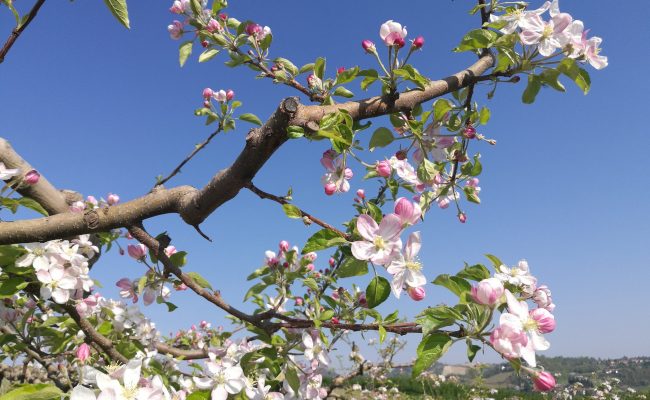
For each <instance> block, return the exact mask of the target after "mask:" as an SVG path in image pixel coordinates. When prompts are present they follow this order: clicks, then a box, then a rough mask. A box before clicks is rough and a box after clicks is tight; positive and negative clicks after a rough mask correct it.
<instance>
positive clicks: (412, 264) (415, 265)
mask: <svg viewBox="0 0 650 400" xmlns="http://www.w3.org/2000/svg"><path fill="white" fill-rule="evenodd" d="M406 268H407V269H408V270H410V271H420V270H421V269H422V264H421V263H420V262H419V261H407V262H406Z"/></svg>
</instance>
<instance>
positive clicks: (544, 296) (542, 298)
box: [533, 285, 555, 311]
mask: <svg viewBox="0 0 650 400" xmlns="http://www.w3.org/2000/svg"><path fill="white" fill-rule="evenodd" d="M533 301H534V302H535V303H536V304H537V306H538V307H540V308H545V309H547V310H549V311H553V310H552V309H549V307H550V306H553V307H555V305H553V298H552V297H551V291H550V290H549V288H548V286H546V285H541V286H540V287H538V288H537V289H536V290H535V293H533Z"/></svg>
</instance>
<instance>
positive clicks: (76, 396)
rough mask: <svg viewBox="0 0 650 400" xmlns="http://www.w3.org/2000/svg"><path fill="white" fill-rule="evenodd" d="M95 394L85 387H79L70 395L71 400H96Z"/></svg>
mask: <svg viewBox="0 0 650 400" xmlns="http://www.w3.org/2000/svg"><path fill="white" fill-rule="evenodd" d="M96 399H97V397H96V396H95V392H93V391H92V390H90V389H88V388H87V387H85V386H81V385H77V386H75V388H74V389H72V393H70V400H96Z"/></svg>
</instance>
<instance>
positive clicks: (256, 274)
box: [246, 265, 270, 281]
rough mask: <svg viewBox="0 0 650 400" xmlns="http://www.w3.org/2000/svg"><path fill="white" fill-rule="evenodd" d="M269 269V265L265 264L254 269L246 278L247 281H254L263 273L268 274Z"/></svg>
mask: <svg viewBox="0 0 650 400" xmlns="http://www.w3.org/2000/svg"><path fill="white" fill-rule="evenodd" d="M269 271H270V269H269V267H268V266H266V265H265V266H263V267H261V268H258V269H256V270H255V271H253V273H252V274H250V275H248V277H247V278H246V280H247V281H252V280H253V279H255V278H259V277H260V276H262V275H266V274H267V273H268V272H269Z"/></svg>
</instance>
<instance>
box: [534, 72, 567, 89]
mask: <svg viewBox="0 0 650 400" xmlns="http://www.w3.org/2000/svg"><path fill="white" fill-rule="evenodd" d="M559 76H560V71H558V70H557V69H545V70H544V71H542V73H541V74H539V77H540V79H541V80H542V83H544V84H545V85H548V86H550V87H552V88H553V89H555V90H557V91H560V92H565V91H566V89H565V88H564V85H562V84H561V83H560V81H559V80H558V77H559Z"/></svg>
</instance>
